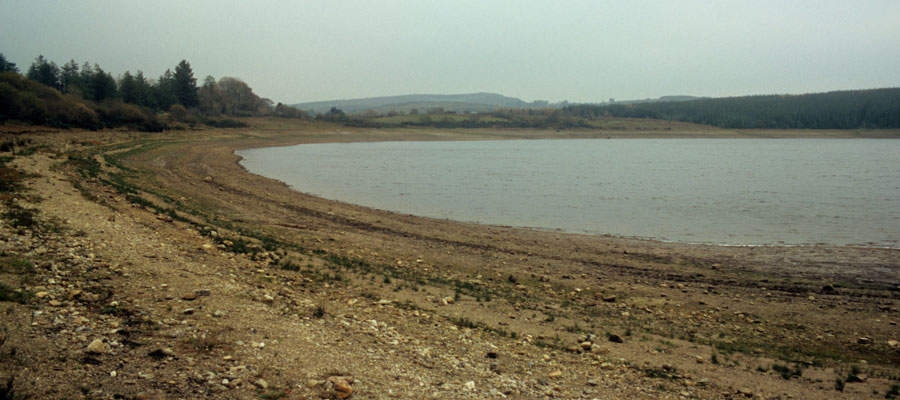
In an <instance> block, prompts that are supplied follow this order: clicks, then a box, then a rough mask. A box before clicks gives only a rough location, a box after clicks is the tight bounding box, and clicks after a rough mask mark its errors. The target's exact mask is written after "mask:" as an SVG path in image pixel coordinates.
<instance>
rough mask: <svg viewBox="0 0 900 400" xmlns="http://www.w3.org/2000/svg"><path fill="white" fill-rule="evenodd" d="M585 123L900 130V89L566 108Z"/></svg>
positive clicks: (736, 127)
mask: <svg viewBox="0 0 900 400" xmlns="http://www.w3.org/2000/svg"><path fill="white" fill-rule="evenodd" d="M562 112H563V113H564V114H565V115H569V116H578V117H582V118H597V117H621V118H651V119H661V120H669V121H680V122H692V123H697V124H705V125H713V126H717V127H720V128H729V129H895V128H900V88H886V89H870V90H848V91H834V92H827V93H814V94H802V95H765V96H742V97H727V98H718V99H698V100H689V101H683V102H663V103H641V104H611V105H590V104H578V105H569V106H567V107H564V108H563V110H562Z"/></svg>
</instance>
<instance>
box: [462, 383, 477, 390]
mask: <svg viewBox="0 0 900 400" xmlns="http://www.w3.org/2000/svg"><path fill="white" fill-rule="evenodd" d="M463 387H465V388H466V390H475V381H468V382H466V383H465V384H464V385H463Z"/></svg>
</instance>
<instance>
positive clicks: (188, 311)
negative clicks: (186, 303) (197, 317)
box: [181, 308, 194, 315]
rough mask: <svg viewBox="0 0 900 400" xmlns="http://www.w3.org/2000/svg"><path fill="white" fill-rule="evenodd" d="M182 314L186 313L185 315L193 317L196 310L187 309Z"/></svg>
mask: <svg viewBox="0 0 900 400" xmlns="http://www.w3.org/2000/svg"><path fill="white" fill-rule="evenodd" d="M181 312H182V313H184V315H191V314H193V313H194V309H193V308H185V309H184V310H182V311H181Z"/></svg>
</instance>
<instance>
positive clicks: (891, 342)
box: [887, 340, 897, 349]
mask: <svg viewBox="0 0 900 400" xmlns="http://www.w3.org/2000/svg"><path fill="white" fill-rule="evenodd" d="M887 345H888V347H893V348H895V349H896V348H897V341H896V340H888V341H887Z"/></svg>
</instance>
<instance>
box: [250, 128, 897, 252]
mask: <svg viewBox="0 0 900 400" xmlns="http://www.w3.org/2000/svg"><path fill="white" fill-rule="evenodd" d="M238 154H240V155H241V156H243V157H244V161H242V164H243V165H244V166H245V167H246V168H247V169H248V170H250V171H251V172H254V173H257V174H260V175H264V176H268V177H271V178H274V179H278V180H281V181H283V182H285V183H287V184H289V185H290V186H291V187H293V188H294V189H296V190H299V191H302V192H306V193H311V194H315V195H319V196H322V197H325V198H329V199H335V200H341V201H346V202H350V203H356V204H361V205H365V206H369V207H374V208H380V209H386V210H391V211H398V212H404V213H410V214H416V215H423V216H430V217H438V218H448V219H454V220H461V221H475V222H481V223H487V224H499V225H513V226H526V227H535V228H545V229H560V230H564V231H570V232H581V233H592V234H612V235H619V236H631V237H645V238H653V239H659V240H671V241H679V242H695V243H716V244H744V245H756V244H815V243H827V244H839V245H848V244H857V245H866V246H889V247H900V242H898V241H900V141H898V140H880V139H612V140H603V139H593V140H521V141H489V142H484V141H478V142H382V143H351V144H338V143H332V144H309V145H300V146H293V147H281V148H266V149H252V150H244V151H240V152H239V153H238Z"/></svg>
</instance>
